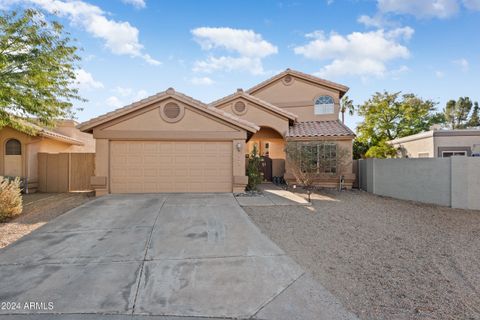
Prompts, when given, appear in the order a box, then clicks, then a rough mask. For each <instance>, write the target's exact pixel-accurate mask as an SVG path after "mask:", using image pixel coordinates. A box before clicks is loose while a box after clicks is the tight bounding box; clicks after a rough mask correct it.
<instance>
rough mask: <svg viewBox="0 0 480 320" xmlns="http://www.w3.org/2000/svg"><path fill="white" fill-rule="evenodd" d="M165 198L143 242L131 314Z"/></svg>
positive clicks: (133, 311) (133, 310)
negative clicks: (143, 250)
mask: <svg viewBox="0 0 480 320" xmlns="http://www.w3.org/2000/svg"><path fill="white" fill-rule="evenodd" d="M167 199H168V197H167V198H166V199H163V201H162V205H161V206H160V209H159V210H158V213H157V216H156V217H155V221H154V222H153V225H152V227H151V228H152V229H151V230H150V235H149V237H148V240H147V241H146V244H145V253H144V255H143V260H142V265H141V267H140V274H139V276H138V279H137V288H136V290H135V298H134V300H133V306H132V315H133V314H134V313H135V306H136V303H137V297H138V291H139V289H140V283H141V281H142V275H143V269H144V267H145V261H146V259H147V253H148V248H149V247H150V243H151V242H152V235H153V230H155V225H156V224H157V220H158V217H159V216H160V213H161V212H162V209H163V206H164V205H165V202H167Z"/></svg>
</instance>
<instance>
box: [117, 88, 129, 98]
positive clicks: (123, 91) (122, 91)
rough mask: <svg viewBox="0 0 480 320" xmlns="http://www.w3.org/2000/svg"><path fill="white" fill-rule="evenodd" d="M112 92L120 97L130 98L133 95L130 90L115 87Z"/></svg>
mask: <svg viewBox="0 0 480 320" xmlns="http://www.w3.org/2000/svg"><path fill="white" fill-rule="evenodd" d="M113 91H114V92H115V93H117V94H119V95H120V96H122V97H128V96H131V95H132V93H133V89H132V88H124V87H116V88H115V89H113Z"/></svg>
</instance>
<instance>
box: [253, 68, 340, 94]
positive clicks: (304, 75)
mask: <svg viewBox="0 0 480 320" xmlns="http://www.w3.org/2000/svg"><path fill="white" fill-rule="evenodd" d="M287 74H288V75H291V76H294V77H298V78H303V79H305V80H308V81H311V82H314V83H318V84H321V85H324V86H326V87H330V88H333V89H336V90H339V91H340V92H342V93H346V92H347V91H348V90H349V87H347V86H344V85H343V84H339V83H336V82H333V81H329V80H325V79H322V78H319V77H315V76H312V75H310V74H307V73H303V72H300V71H297V70H292V69H286V70H285V71H283V72H280V73H279V74H277V75H275V76H273V77H271V78H269V79H267V80H265V81H263V82H260V83H259V84H257V85H255V86H253V87H251V88H250V89H248V90H247V91H246V92H247V93H249V94H253V93H254V92H255V91H257V90H259V89H261V88H263V87H265V86H266V85H268V84H270V83H272V82H274V81H277V80H278V79H281V78H282V77H284V76H286V75H287Z"/></svg>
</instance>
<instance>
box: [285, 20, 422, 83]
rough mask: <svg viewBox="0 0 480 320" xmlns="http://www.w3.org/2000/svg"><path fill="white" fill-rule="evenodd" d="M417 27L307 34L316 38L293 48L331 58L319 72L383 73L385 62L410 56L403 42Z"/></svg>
mask: <svg viewBox="0 0 480 320" xmlns="http://www.w3.org/2000/svg"><path fill="white" fill-rule="evenodd" d="M413 33H414V30H413V29H412V28H410V27H404V28H397V29H393V30H391V31H388V32H385V31H384V30H382V29H380V30H376V31H370V32H353V33H351V34H348V35H346V36H343V35H340V34H338V33H335V32H332V33H330V34H329V35H328V36H325V35H324V33H323V32H319V31H317V32H314V33H310V34H308V35H307V38H313V39H312V40H311V41H310V42H309V43H307V44H306V45H304V46H298V47H295V48H294V52H295V53H296V54H299V55H303V56H304V57H306V58H308V59H312V60H319V61H325V60H327V61H330V63H329V64H327V65H326V66H324V67H323V68H322V69H321V70H320V71H319V72H318V73H317V74H318V75H320V76H322V77H335V76H341V75H353V76H361V77H366V76H376V77H382V76H384V75H385V74H386V73H387V72H388V70H387V66H386V64H387V63H388V62H390V61H393V60H396V59H407V58H409V57H410V51H409V50H408V48H407V47H406V46H404V45H403V44H401V41H405V40H408V39H410V38H411V36H412V35H413Z"/></svg>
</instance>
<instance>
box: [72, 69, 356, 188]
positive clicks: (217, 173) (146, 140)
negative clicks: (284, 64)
mask: <svg viewBox="0 0 480 320" xmlns="http://www.w3.org/2000/svg"><path fill="white" fill-rule="evenodd" d="M347 90H348V88H347V87H345V86H343V85H340V84H336V83H333V82H330V81H326V80H323V79H320V78H317V77H313V76H310V75H307V74H304V73H301V72H298V71H293V70H290V69H287V70H286V71H284V72H282V73H280V74H278V75H276V76H274V77H272V78H270V79H268V80H266V81H264V82H262V83H260V84H259V85H257V86H255V87H253V88H251V89H249V90H247V91H243V90H241V89H239V90H237V92H236V93H234V94H232V95H229V96H227V97H225V98H222V99H220V100H217V101H215V102H212V103H211V104H208V105H207V104H204V103H202V102H200V101H198V100H195V99H193V98H191V97H188V96H186V95H184V94H181V93H178V92H176V91H175V90H174V89H172V88H170V89H168V90H166V91H165V92H161V93H158V94H156V95H154V96H151V97H149V98H147V99H144V100H141V101H138V102H136V103H133V104H131V105H128V106H126V107H123V108H120V109H118V110H115V111H113V112H110V113H107V114H105V115H102V116H100V117H97V118H94V119H92V120H90V121H87V122H84V123H82V124H81V125H79V126H78V128H79V129H80V130H82V131H84V132H88V133H93V136H94V138H95V139H96V141H97V144H96V145H97V147H96V165H95V168H96V173H95V177H92V181H91V182H92V186H94V187H95V189H96V191H97V194H105V193H135V192H232V191H233V192H242V191H243V190H244V188H245V186H246V184H247V181H248V180H247V177H246V175H245V161H246V160H245V159H246V155H248V154H249V153H250V152H251V150H252V148H253V146H254V145H255V144H256V145H257V146H258V149H259V152H260V154H261V155H262V156H268V157H269V158H271V159H272V169H271V170H272V173H271V176H285V178H286V179H287V180H289V181H292V179H293V176H292V175H291V174H290V173H289V171H288V163H285V152H284V147H285V143H286V142H287V141H309V142H311V143H315V142H320V141H323V142H324V141H325V140H327V141H330V142H331V145H330V146H331V147H330V148H325V149H322V150H319V154H318V157H322V159H324V158H331V159H332V161H331V166H330V167H329V168H326V169H325V171H327V170H328V171H327V172H328V173H325V172H319V173H318V179H317V184H318V185H321V186H336V185H338V182H339V179H340V175H343V176H344V177H345V180H346V184H347V186H351V183H352V182H353V180H354V175H353V174H352V164H351V161H348V163H344V164H343V165H342V167H340V168H337V167H336V161H335V160H336V150H337V148H340V147H341V148H343V149H345V150H347V152H348V157H349V159H351V153H352V141H353V139H354V137H355V135H354V133H353V132H352V131H351V130H350V129H349V128H348V127H346V126H345V125H343V124H342V123H341V122H340V121H339V120H338V114H339V110H340V105H339V103H340V99H341V97H342V96H343V95H344V94H345V93H346V92H347ZM327 149H328V150H327ZM319 170H320V169H319Z"/></svg>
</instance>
